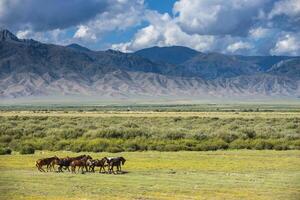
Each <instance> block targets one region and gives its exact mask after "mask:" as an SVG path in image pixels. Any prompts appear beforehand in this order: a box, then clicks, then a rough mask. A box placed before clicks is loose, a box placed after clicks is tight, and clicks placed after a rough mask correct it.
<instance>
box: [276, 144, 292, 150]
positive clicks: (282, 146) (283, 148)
mask: <svg viewBox="0 0 300 200" xmlns="http://www.w3.org/2000/svg"><path fill="white" fill-rule="evenodd" d="M274 149H275V150H277V151H282V150H288V149H289V147H288V145H286V144H278V145H275V146H274Z"/></svg>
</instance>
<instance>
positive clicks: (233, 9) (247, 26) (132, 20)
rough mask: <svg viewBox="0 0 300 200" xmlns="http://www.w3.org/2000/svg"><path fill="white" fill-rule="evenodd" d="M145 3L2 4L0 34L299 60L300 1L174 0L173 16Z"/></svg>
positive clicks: (53, 0)
mask: <svg viewBox="0 0 300 200" xmlns="http://www.w3.org/2000/svg"><path fill="white" fill-rule="evenodd" d="M145 2H147V0H145ZM145 2H144V0H72V1H71V0H70V1H69V0H66V1H61V0H43V1H41V0H26V3H24V1H23V0H0V27H2V28H3V27H4V28H9V29H11V30H12V31H13V32H16V33H17V36H18V37H20V38H34V39H36V40H39V41H42V42H48V43H50V42H52V43H58V44H67V43H71V42H72V43H73V42H79V43H81V44H83V45H87V46H89V47H92V48H97V47H98V48H101V47H102V48H103V46H104V45H105V46H106V47H107V46H108V47H109V46H110V47H111V48H114V49H118V50H121V51H136V50H139V49H142V48H146V47H151V46H171V45H182V46H188V47H191V48H194V49H197V50H199V51H203V52H210V51H217V52H222V53H229V54H247V55H267V54H276V55H279V54H286V55H299V48H297V45H298V46H299V41H300V0H226V1H225V0H177V1H176V2H175V3H174V6H173V8H170V9H171V10H172V11H173V15H171V14H168V13H159V12H157V11H154V10H149V9H147V3H145ZM138 27H139V29H137V28H138ZM128 30H129V31H130V33H129V34H128V33H127V32H126V31H128ZM132 32H133V33H132ZM110 33H113V34H114V35H116V33H117V34H122V33H125V34H124V35H127V36H125V37H122V39H119V38H118V39H116V40H117V41H121V42H120V43H116V44H108V43H106V42H107V41H105V39H103V40H102V38H105V37H106V36H107V37H112V36H110ZM129 35H133V36H130V37H131V38H128V37H129ZM124 38H125V39H124ZM126 38H127V39H126ZM103 43H104V45H103Z"/></svg>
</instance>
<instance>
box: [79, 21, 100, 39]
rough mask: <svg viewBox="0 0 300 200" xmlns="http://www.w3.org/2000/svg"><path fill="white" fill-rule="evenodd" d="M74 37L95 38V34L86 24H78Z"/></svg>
mask: <svg viewBox="0 0 300 200" xmlns="http://www.w3.org/2000/svg"><path fill="white" fill-rule="evenodd" d="M74 38H77V39H83V40H85V39H88V40H96V35H95V34H94V33H93V32H92V31H91V30H90V28H89V27H87V26H83V25H81V26H79V27H78V30H77V31H76V32H75V34H74Z"/></svg>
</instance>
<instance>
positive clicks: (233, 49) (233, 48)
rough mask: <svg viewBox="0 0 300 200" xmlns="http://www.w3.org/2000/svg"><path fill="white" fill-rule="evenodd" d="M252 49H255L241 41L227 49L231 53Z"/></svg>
mask: <svg viewBox="0 0 300 200" xmlns="http://www.w3.org/2000/svg"><path fill="white" fill-rule="evenodd" d="M251 48H253V47H252V45H251V44H250V43H247V42H242V41H239V42H235V43H233V44H230V45H229V46H228V47H227V50H228V51H229V52H231V53H236V52H237V51H239V50H244V49H251Z"/></svg>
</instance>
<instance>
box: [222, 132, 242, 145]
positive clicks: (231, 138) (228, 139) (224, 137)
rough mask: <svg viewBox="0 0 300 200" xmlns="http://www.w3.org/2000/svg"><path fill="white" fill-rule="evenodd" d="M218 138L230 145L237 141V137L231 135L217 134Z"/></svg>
mask: <svg viewBox="0 0 300 200" xmlns="http://www.w3.org/2000/svg"><path fill="white" fill-rule="evenodd" d="M219 138H221V139H222V140H223V141H224V142H227V143H230V142H232V141H234V140H236V139H238V136H237V135H235V134H233V133H226V132H222V133H220V134H219Z"/></svg>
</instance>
